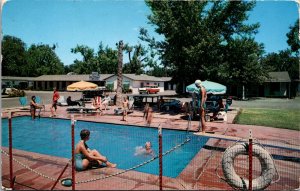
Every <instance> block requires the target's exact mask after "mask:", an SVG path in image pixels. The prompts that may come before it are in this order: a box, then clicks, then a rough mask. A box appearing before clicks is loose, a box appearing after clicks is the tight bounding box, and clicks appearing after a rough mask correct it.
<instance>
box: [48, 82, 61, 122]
mask: <svg viewBox="0 0 300 191" xmlns="http://www.w3.org/2000/svg"><path fill="white" fill-rule="evenodd" d="M59 97H60V96H59V93H58V91H57V88H56V87H54V88H53V96H52V105H51V107H50V110H51V115H50V117H55V116H56V109H57V100H58V99H59ZM53 108H54V111H53Z"/></svg>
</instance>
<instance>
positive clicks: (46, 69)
mask: <svg viewBox="0 0 300 191" xmlns="http://www.w3.org/2000/svg"><path fill="white" fill-rule="evenodd" d="M26 60H27V63H28V66H27V67H28V68H27V69H28V70H27V73H28V75H27V76H40V75H44V74H63V73H64V65H63V63H62V62H61V61H60V59H59V57H58V56H57V55H56V53H55V46H52V47H50V46H49V45H44V44H39V45H35V44H32V45H31V46H30V47H29V49H28V51H27V53H26Z"/></svg>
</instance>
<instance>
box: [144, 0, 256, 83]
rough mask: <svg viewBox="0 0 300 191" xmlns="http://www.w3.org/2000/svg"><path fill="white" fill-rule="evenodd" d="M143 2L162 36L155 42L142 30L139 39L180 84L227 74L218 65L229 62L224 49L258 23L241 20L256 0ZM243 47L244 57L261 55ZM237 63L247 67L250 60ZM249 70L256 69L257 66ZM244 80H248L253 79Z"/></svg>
mask: <svg viewBox="0 0 300 191" xmlns="http://www.w3.org/2000/svg"><path fill="white" fill-rule="evenodd" d="M146 3H147V5H148V6H149V7H150V9H151V11H152V14H151V15H149V16H148V19H149V21H150V23H151V24H153V25H155V26H156V29H155V31H156V32H157V33H158V34H160V35H163V37H164V39H163V40H162V41H155V39H153V38H151V37H149V35H148V34H147V31H146V30H145V29H143V31H140V35H141V37H140V38H141V39H143V40H144V41H146V42H148V43H149V45H150V46H152V47H153V48H155V49H156V50H157V52H158V53H160V57H161V59H162V64H163V65H164V66H165V67H168V68H170V69H172V70H173V72H172V77H173V79H174V80H175V81H177V82H181V83H183V84H187V83H191V82H193V81H195V79H198V78H200V79H202V80H205V79H216V80H218V79H219V78H216V77H215V76H216V75H217V74H218V73H220V72H222V73H224V74H222V75H223V76H226V75H227V76H228V75H229V73H230V72H231V71H230V70H228V71H227V70H221V71H220V70H219V69H218V68H220V67H222V65H226V64H227V63H228V62H229V60H226V59H228V58H230V55H231V54H233V53H230V52H228V51H226V49H227V48H228V47H229V46H230V45H229V44H230V43H232V42H235V39H236V40H237V41H236V42H239V41H240V40H239V39H244V38H246V39H251V38H252V36H253V35H254V34H255V33H256V32H257V28H258V27H259V24H257V23H255V24H245V22H244V21H246V20H247V19H248V15H247V12H248V11H251V10H252V9H253V7H254V6H255V2H249V1H213V2H208V1H146ZM252 41H254V40H253V39H252ZM256 45H257V46H259V45H258V44H256ZM243 50H244V51H246V52H245V56H247V59H248V57H249V56H248V55H256V56H257V57H260V54H261V50H260V49H258V48H257V49H251V51H250V50H247V49H243ZM235 52H237V50H236V51H235ZM256 60H258V59H256ZM248 61H249V59H248ZM240 64H245V66H246V65H247V66H249V63H245V62H244V63H240ZM223 68H226V66H223ZM240 68H243V67H240ZM249 69H252V70H256V69H260V67H257V68H255V67H254V68H251V67H250V68H249ZM252 73H255V71H252ZM187 74H188V75H187ZM256 77H258V76H256ZM219 80H220V79H219ZM245 80H246V81H247V82H250V81H252V80H253V78H252V77H251V78H248V79H245ZM183 89H184V88H183Z"/></svg>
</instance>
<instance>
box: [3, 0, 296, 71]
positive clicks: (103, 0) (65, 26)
mask: <svg viewBox="0 0 300 191" xmlns="http://www.w3.org/2000/svg"><path fill="white" fill-rule="evenodd" d="M150 13H151V11H150V9H149V8H148V7H147V6H146V4H145V2H144V1H141V0H123V1H122V0H10V1H8V2H7V3H5V4H4V7H3V11H2V31H3V35H12V36H15V37H18V38H20V39H21V40H22V41H23V42H25V43H26V45H27V47H29V46H30V45H31V44H40V43H42V44H49V45H51V46H52V45H53V44H56V46H57V48H56V49H55V52H56V54H57V55H58V57H59V58H60V59H61V61H62V62H63V63H64V64H65V65H69V64H72V63H73V61H74V60H75V59H81V58H82V57H81V56H80V54H74V53H71V48H75V47H76V45H86V46H88V47H91V48H93V49H94V50H95V52H97V50H98V46H99V44H100V42H102V43H103V45H104V46H106V45H107V46H108V47H111V48H116V43H118V42H119V41H120V40H123V42H124V43H129V45H135V44H137V43H138V42H141V40H139V39H138V35H139V28H140V27H143V28H146V29H148V30H149V32H150V34H151V35H152V36H154V37H156V38H160V39H161V37H159V36H158V35H157V34H156V33H155V32H154V26H152V25H150V24H149V23H148V20H147V15H149V14H150ZM248 14H249V21H247V22H249V23H256V22H259V23H260V28H259V29H258V34H257V35H256V36H255V39H256V41H258V42H260V43H264V46H265V51H266V53H270V52H278V51H280V50H284V49H286V48H288V45H287V43H286V41H287V37H286V33H288V32H289V27H290V26H292V25H294V23H295V22H296V19H298V17H299V16H298V7H297V4H296V3H295V2H293V1H258V2H257V4H256V7H255V8H254V9H253V11H251V12H249V13H248ZM124 61H126V58H124Z"/></svg>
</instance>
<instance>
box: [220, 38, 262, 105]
mask: <svg viewBox="0 0 300 191" xmlns="http://www.w3.org/2000/svg"><path fill="white" fill-rule="evenodd" d="M226 47H227V48H226V53H225V55H224V57H225V58H224V60H226V61H227V62H226V63H224V64H223V65H222V67H221V69H220V72H219V73H216V78H220V79H223V80H226V81H227V83H228V84H230V85H234V84H237V82H238V84H239V85H242V87H243V92H242V93H243V95H242V98H243V99H245V87H247V86H250V85H257V84H262V83H263V82H264V79H265V77H267V73H266V69H265V67H264V66H263V65H262V64H261V62H260V59H261V56H262V53H263V45H262V44H259V43H257V42H255V41H254V39H253V38H245V37H244V38H241V39H239V38H237V39H233V40H230V41H228V45H227V46H226ZM222 70H223V72H222ZM224 71H226V72H224ZM224 74H225V75H224Z"/></svg>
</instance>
